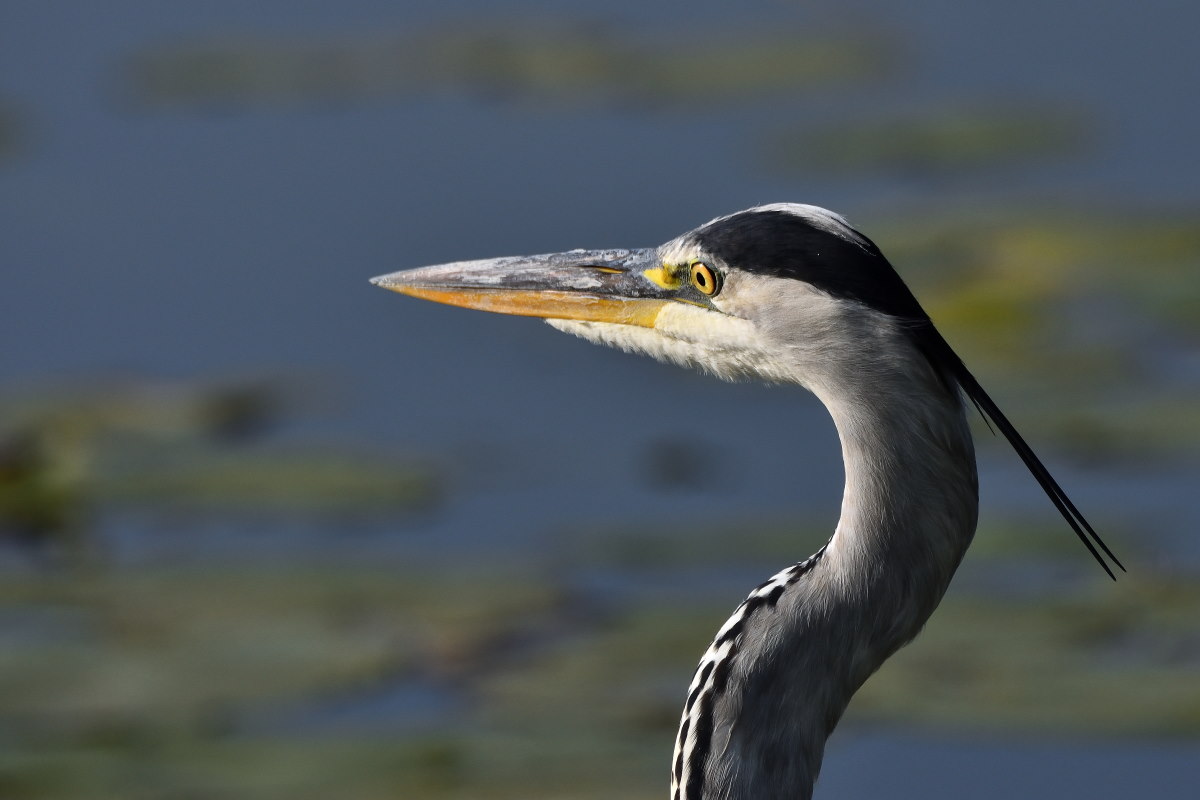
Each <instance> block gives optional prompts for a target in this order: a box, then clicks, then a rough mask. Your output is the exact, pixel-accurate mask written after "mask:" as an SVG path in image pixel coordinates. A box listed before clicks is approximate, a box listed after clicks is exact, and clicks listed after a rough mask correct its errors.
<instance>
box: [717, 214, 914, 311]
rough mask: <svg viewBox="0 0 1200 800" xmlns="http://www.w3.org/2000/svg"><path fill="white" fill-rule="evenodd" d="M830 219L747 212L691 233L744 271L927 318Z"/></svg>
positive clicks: (872, 251)
mask: <svg viewBox="0 0 1200 800" xmlns="http://www.w3.org/2000/svg"><path fill="white" fill-rule="evenodd" d="M835 226H842V223H841V222H840V221H839V220H837V219H835V218H834V217H832V216H831V217H830V218H829V219H828V220H814V219H810V218H807V217H805V216H803V215H800V214H794V213H791V212H788V211H779V210H774V209H771V210H765V209H764V210H753V209H752V210H750V211H743V212H741V213H739V214H734V215H733V216H730V217H725V218H724V219H719V220H716V221H715V222H712V223H710V224H708V225H705V226H704V227H703V228H700V229H699V230H697V231H696V241H697V243H698V244H699V245H700V246H701V247H702V248H704V250H705V251H706V252H708V253H711V254H712V255H714V256H716V257H717V258H719V259H721V260H722V261H723V262H725V264H727V265H728V266H730V267H732V268H734V269H740V270H743V271H745V272H754V273H758V274H760V275H772V276H775V277H779V278H792V279H794V280H800V281H804V282H806V283H808V284H811V285H812V286H814V287H816V288H817V289H820V290H821V291H823V292H827V293H829V294H831V295H833V296H834V297H842V298H847V299H851V300H857V301H858V302H860V303H863V304H865V305H867V306H870V307H871V308H873V309H875V310H877V311H881V312H883V313H885V314H889V315H891V316H894V317H899V318H901V319H907V320H913V321H922V322H923V321H926V320H928V319H929V317H928V316H927V315H926V314H925V311H924V310H923V309H922V308H921V306H920V304H919V303H918V302H917V299H916V298H915V297H913V293H912V292H911V291H909V288H908V287H907V286H906V285H905V284H904V281H903V280H901V279H900V276H899V275H897V274H896V270H894V269H892V265H891V264H889V263H888V260H887V259H886V258H884V256H883V253H881V252H879V248H878V247H876V246H875V243H874V242H872V241H871V240H870V239H868V238H867V237H865V236H863V235H862V234H860V233H858V232H857V231H854V230H853V229H850V228H846V229H845V235H841V233H840V232H835V231H836V227H835Z"/></svg>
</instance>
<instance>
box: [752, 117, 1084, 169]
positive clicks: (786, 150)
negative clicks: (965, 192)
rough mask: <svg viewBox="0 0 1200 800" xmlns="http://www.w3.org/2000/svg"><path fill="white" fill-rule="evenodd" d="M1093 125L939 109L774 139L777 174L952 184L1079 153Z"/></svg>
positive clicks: (771, 145)
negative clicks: (961, 177)
mask: <svg viewBox="0 0 1200 800" xmlns="http://www.w3.org/2000/svg"><path fill="white" fill-rule="evenodd" d="M1087 128H1088V126H1087V125H1086V124H1085V120H1083V119H1082V117H1081V116H1080V115H1078V114H1069V113H1064V112H1062V111H1060V110H1052V109H1038V108H1005V107H997V108H980V109H954V108H950V109H935V110H932V111H930V112H929V113H927V114H924V115H921V116H912V117H900V118H891V119H886V118H885V119H871V120H863V121H859V122H856V123H853V124H844V125H839V126H832V127H828V128H819V129H815V130H814V129H809V128H804V129H799V130H794V131H784V132H780V133H777V134H774V135H772V136H771V137H770V138H769V140H768V149H767V152H768V160H769V164H770V166H771V167H772V168H773V169H777V168H780V167H782V168H784V169H787V170H792V171H797V172H802V173H803V174H806V175H811V174H813V173H822V172H824V173H835V174H844V173H864V174H871V175H878V174H881V173H882V174H887V173H896V174H900V175H905V176H937V177H952V176H955V175H958V174H961V173H963V172H965V171H969V170H977V169H985V168H991V169H999V168H1003V167H1007V166H1010V165H1013V164H1019V163H1022V162H1026V161H1030V160H1047V159H1061V158H1062V157H1063V156H1069V155H1071V154H1073V153H1076V152H1079V151H1080V150H1081V149H1082V148H1083V146H1084V144H1085V143H1086V139H1087V136H1086V131H1087Z"/></svg>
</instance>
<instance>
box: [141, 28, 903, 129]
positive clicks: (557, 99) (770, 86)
mask: <svg viewBox="0 0 1200 800" xmlns="http://www.w3.org/2000/svg"><path fill="white" fill-rule="evenodd" d="M671 33H672V37H674V38H676V39H677V38H678V36H679V35H680V34H681V31H680V30H678V29H672V32H671ZM685 33H686V36H687V46H686V47H684V48H679V47H663V46H662V44H661V40H660V39H657V38H655V37H653V36H646V35H640V36H639V35H633V34H630V33H627V32H625V31H623V30H622V29H619V28H615V27H609V26H603V25H596V24H591V25H589V24H566V23H565V22H562V23H558V24H555V23H553V22H545V21H523V22H519V23H513V22H503V21H500V22H496V23H494V24H491V25H480V24H477V23H473V24H469V25H463V26H443V27H437V28H430V29H428V30H423V31H417V32H405V33H396V34H392V35H388V34H383V33H380V34H373V35H364V36H361V37H357V38H351V37H347V38H343V39H334V40H302V39H290V40H289V39H278V38H275V39H269V38H255V37H252V36H241V37H228V38H225V39H218V40H210V41H202V42H194V43H186V44H179V45H172V46H162V47H157V48H153V49H147V50H145V51H143V52H141V53H139V54H137V55H135V56H133V57H132V58H131V59H129V61H128V63H127V65H126V70H125V76H126V79H127V85H128V88H129V91H128V95H129V96H130V98H131V99H132V100H133V101H134V102H136V103H137V104H139V105H141V106H143V107H149V108H173V107H174V108H179V107H182V108H214V107H215V108H225V107H255V106H275V105H293V104H298V103H299V104H310V103H325V102H330V101H335V102H346V101H348V100H356V99H358V100H361V99H366V98H372V97H379V96H389V95H401V94H409V93H414V92H429V91H468V92H474V93H480V92H482V93H484V94H486V95H488V96H491V97H497V98H516V99H525V100H534V101H540V102H550V103H555V104H560V105H569V106H579V105H584V104H587V103H589V102H597V101H599V102H615V103H618V104H638V105H646V106H652V105H654V106H657V105H662V104H668V105H682V104H685V103H690V102H696V101H701V100H702V101H703V102H705V103H708V104H711V103H745V102H747V100H748V99H750V98H754V97H756V96H758V95H761V94H763V93H784V92H792V91H798V90H805V89H810V88H814V87H818V86H823V85H827V84H830V83H836V82H841V81H846V80H852V79H861V78H864V77H868V76H874V75H878V74H880V73H881V72H882V71H883V69H884V68H886V67H887V66H888V65H889V64H891V63H892V62H893V61H894V60H895V56H894V51H895V48H894V47H893V46H891V45H890V43H889V42H888V41H886V40H885V39H883V37H881V36H878V35H866V36H864V35H861V34H858V35H853V36H850V35H838V34H836V33H832V34H831V33H826V34H825V35H815V34H813V33H812V32H811V31H789V32H780V31H753V30H747V31H736V30H735V31H728V30H727V31H720V32H719V31H714V30H703V29H700V30H693V31H686V32H685Z"/></svg>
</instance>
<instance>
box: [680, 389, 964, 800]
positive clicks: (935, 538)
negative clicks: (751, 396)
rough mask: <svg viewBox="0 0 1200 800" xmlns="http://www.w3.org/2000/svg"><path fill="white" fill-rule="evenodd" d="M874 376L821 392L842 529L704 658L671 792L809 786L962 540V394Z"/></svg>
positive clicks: (745, 610)
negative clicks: (839, 489) (847, 713)
mask: <svg viewBox="0 0 1200 800" xmlns="http://www.w3.org/2000/svg"><path fill="white" fill-rule="evenodd" d="M927 377H928V376H927ZM930 380H933V378H932V377H931V378H930ZM874 388H875V389H876V390H877V391H875V392H862V391H855V392H837V393H835V396H822V398H821V399H822V400H823V401H825V403H826V405H827V407H828V408H829V410H830V413H831V414H832V416H833V418H834V422H835V424H836V425H837V429H838V433H839V436H840V439H841V443H842V455H843V458H844V460H845V470H846V489H845V494H844V496H843V500H842V515H841V519H840V521H839V523H838V526H837V530H836V532H835V533H834V536H833V538H832V539H830V541H829V543H828V544H827V545H826V546H825V547H824V548H822V549H821V550H820V551H818V552H817V553H816V554H814V555H813V556H811V557H810V558H809V559H807V560H805V561H803V562H800V563H799V564H796V565H795V566H793V567H789V568H788V569H785V570H784V571H782V572H780V573H779V574H778V575H776V576H774V577H773V578H771V579H770V580H768V581H767V582H765V583H764V584H762V585H761V586H760V587H759V588H758V589H756V590H755V591H754V592H753V593H751V595H750V597H748V598H747V599H746V601H745V602H743V603H742V605H741V606H739V607H738V609H737V611H735V612H734V615H733V616H732V617H731V618H730V619H729V621H728V622H726V623H725V626H724V627H723V628H722V629H721V632H720V633H718V635H717V637H716V639H715V640H714V641H713V644H712V646H711V647H710V648H709V650H708V652H707V653H706V654H705V655H704V658H703V659H702V660H701V662H700V666H699V668H698V669H697V672H696V675H695V678H694V679H693V682H692V686H691V688H690V690H689V694H688V701H687V706H686V708H685V711H684V715H683V720H682V722H681V726H680V734H679V739H678V742H677V744H676V752H675V761H674V762H673V765H672V767H673V769H672V796H673V798H674V800H700V799H701V798H703V799H704V800H714V799H717V798H719V799H720V800H734V799H735V798H736V799H737V800H776V798H780V799H781V798H789V800H795V798H809V797H810V796H811V794H812V787H813V783H814V781H815V780H816V777H817V773H818V772H819V770H820V765H821V759H822V756H823V754H824V748H825V740H826V738H827V737H828V736H829V734H830V733H831V732H832V731H833V728H834V726H835V725H836V724H837V722H838V720H839V719H840V718H841V715H842V712H843V711H844V710H845V708H846V705H847V703H849V701H850V697H851V696H852V695H853V694H854V692H855V691H857V689H858V688H859V686H861V685H862V683H863V681H865V680H866V679H867V677H869V676H870V674H871V673H872V672H874V671H875V669H877V668H878V667H879V665H880V664H882V663H883V661H884V660H885V659H887V658H888V657H889V656H890V655H891V654H892V653H894V652H895V651H896V650H897V649H898V648H900V647H901V646H902V645H904V644H906V643H907V642H908V641H910V640H911V639H912V638H913V637H914V636H916V635H917V633H918V632H919V631H920V629H921V627H922V625H924V623H925V621H926V619H928V617H929V615H930V614H931V613H933V610H934V609H935V608H936V606H937V604H938V602H939V601H940V600H941V597H942V594H943V593H944V592H945V590H946V587H947V586H948V584H949V582H950V578H951V577H952V575H953V574H954V571H955V569H956V568H957V566H958V564H959V561H960V560H961V558H962V555H963V553H964V552H965V550H966V548H967V545H968V544H969V543H970V541H971V537H972V535H973V533H974V530H975V522H976V513H977V509H978V498H977V481H976V474H975V458H974V452H973V448H972V445H971V438H970V433H969V430H968V428H967V425H966V421H965V418H964V415H963V411H962V407H961V404H960V402H959V399H958V398H957V396H953V395H952V394H951V393H950V392H947V391H946V390H945V389H944V388H942V387H940V386H939V385H936V382H934V383H929V382H926V385H922V386H917V387H913V386H907V387H900V388H899V389H898V390H897V391H895V392H893V393H887V390H886V388H885V387H878V386H877V387H874ZM914 389H916V391H913V390H914ZM880 392H883V394H881V393H880ZM818 394H822V393H821V392H818ZM846 397H857V398H862V400H861V401H859V402H856V403H850V402H842V398H846Z"/></svg>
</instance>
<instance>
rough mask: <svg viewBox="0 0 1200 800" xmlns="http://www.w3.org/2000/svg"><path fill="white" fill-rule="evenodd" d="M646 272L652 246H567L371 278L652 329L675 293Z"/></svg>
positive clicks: (413, 291)
mask: <svg viewBox="0 0 1200 800" xmlns="http://www.w3.org/2000/svg"><path fill="white" fill-rule="evenodd" d="M647 273H649V274H652V275H662V274H663V273H662V263H661V262H660V261H659V258H658V253H657V251H656V250H653V249H643V250H571V251H569V252H566V253H549V254H546V255H537V256H514V257H509V258H489V259H484V260H481V261H458V262H455V263H452V264H440V265H438V266H433V267H421V268H420V269H410V270H404V271H402V272H393V273H391V274H390V275H380V276H379V277H377V278H372V279H371V283H373V284H375V285H376V286H382V287H383V288H385V289H390V290H392V291H393V292H400V293H401V294H407V295H411V296H413V297H420V298H422V299H424V300H433V301H434V302H437V303H446V304H448V305H452V306H461V307H463V308H477V309H480V310H482V311H492V312H495V313H499V314H517V315H520V316H526V317H547V318H552V319H574V320H586V321H591V322H616V323H621V324H624V325H639V326H641V327H645V328H653V327H654V322H655V320H656V319H657V318H658V313H659V311H661V310H662V308H663V306H664V305H666V304H667V303H668V302H669V301H671V300H673V299H674V298H675V292H674V291H673V288H671V289H665V288H663V286H662V285H661V284H660V283H656V282H655V281H653V280H651V279H650V278H649V277H648V276H647Z"/></svg>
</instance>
